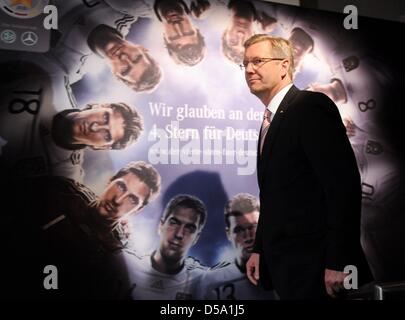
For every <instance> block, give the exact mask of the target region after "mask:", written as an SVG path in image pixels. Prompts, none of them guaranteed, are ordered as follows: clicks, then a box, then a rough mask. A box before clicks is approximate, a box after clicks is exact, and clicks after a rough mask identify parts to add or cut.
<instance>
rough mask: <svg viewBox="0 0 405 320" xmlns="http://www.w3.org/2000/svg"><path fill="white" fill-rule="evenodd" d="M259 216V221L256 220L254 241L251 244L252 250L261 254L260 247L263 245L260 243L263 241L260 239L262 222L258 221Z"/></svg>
mask: <svg viewBox="0 0 405 320" xmlns="http://www.w3.org/2000/svg"><path fill="white" fill-rule="evenodd" d="M260 216H261V214H260ZM260 216H259V221H258V223H257V229H256V235H255V243H254V246H253V252H255V253H258V254H261V253H262V247H263V245H262V243H263V240H262V229H263V228H262V224H263V223H262V222H261V221H260Z"/></svg>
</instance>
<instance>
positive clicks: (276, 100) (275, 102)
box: [267, 83, 293, 116]
mask: <svg viewBox="0 0 405 320" xmlns="http://www.w3.org/2000/svg"><path fill="white" fill-rule="evenodd" d="M292 86H293V84H292V83H290V84H288V85H286V86H285V87H284V88H283V89H281V90H280V91H279V92H277V94H276V95H275V96H274V97H273V99H271V101H270V103H269V105H268V106H267V109H269V110H270V112H271V115H272V116H273V115H275V114H276V112H277V109H278V107H279V106H280V103H281V101H283V99H284V97H285V95H286V94H287V92H288V90H290V88H291V87H292Z"/></svg>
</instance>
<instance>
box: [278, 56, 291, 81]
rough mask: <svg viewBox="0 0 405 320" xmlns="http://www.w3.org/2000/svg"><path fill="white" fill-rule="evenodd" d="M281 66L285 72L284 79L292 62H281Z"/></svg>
mask: <svg viewBox="0 0 405 320" xmlns="http://www.w3.org/2000/svg"><path fill="white" fill-rule="evenodd" d="M280 65H281V68H282V70H283V72H282V77H283V78H284V77H285V76H286V75H287V74H288V68H289V67H290V60H288V59H284V60H282V61H281V63H280Z"/></svg>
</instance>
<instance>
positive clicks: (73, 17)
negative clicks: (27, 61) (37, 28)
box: [45, 0, 152, 83]
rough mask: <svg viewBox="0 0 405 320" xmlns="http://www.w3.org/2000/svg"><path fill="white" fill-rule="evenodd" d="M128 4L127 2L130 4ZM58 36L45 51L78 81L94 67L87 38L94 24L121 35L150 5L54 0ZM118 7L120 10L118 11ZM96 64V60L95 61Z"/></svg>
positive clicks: (146, 14)
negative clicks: (57, 14)
mask: <svg viewBox="0 0 405 320" xmlns="http://www.w3.org/2000/svg"><path fill="white" fill-rule="evenodd" d="M130 4H131V5H130ZM56 5H57V7H58V10H59V9H60V10H59V11H60V12H61V13H60V21H59V28H58V31H59V32H60V33H59V39H57V41H56V44H55V47H53V48H52V49H51V50H50V51H49V52H48V53H46V54H45V55H46V56H47V57H48V58H49V59H51V60H52V61H54V62H55V63H57V64H58V65H59V66H60V68H61V69H62V70H63V71H64V72H65V73H66V74H67V75H68V76H69V81H70V83H75V82H77V81H79V80H80V79H81V78H82V77H83V76H84V74H86V72H87V71H89V70H90V69H91V68H94V67H95V66H96V67H97V64H95V63H97V62H98V63H99V60H100V58H98V57H97V56H96V55H95V54H94V53H93V52H92V51H91V50H90V48H89V46H88V44H87V38H88V36H89V34H90V33H91V31H93V30H94V29H95V28H96V27H97V26H98V25H101V24H105V25H108V26H110V27H112V28H114V29H116V30H118V31H119V32H120V33H121V34H122V35H123V36H124V37H125V36H126V35H127V34H128V32H129V29H130V27H131V25H132V24H133V23H134V22H135V21H137V19H138V18H139V17H150V16H151V10H152V9H151V5H150V4H148V3H146V2H144V1H119V0H105V1H91V0H90V1H79V0H74V1H58V2H57V3H56ZM118 9H120V11H118ZM98 65H99V64H98Z"/></svg>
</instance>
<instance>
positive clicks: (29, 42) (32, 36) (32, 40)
mask: <svg viewBox="0 0 405 320" xmlns="http://www.w3.org/2000/svg"><path fill="white" fill-rule="evenodd" d="M21 42H22V43H24V44H25V45H26V46H33V45H34V44H36V43H37V42H38V36H37V34H36V33H35V32H32V31H25V32H24V33H23V34H22V35H21Z"/></svg>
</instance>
